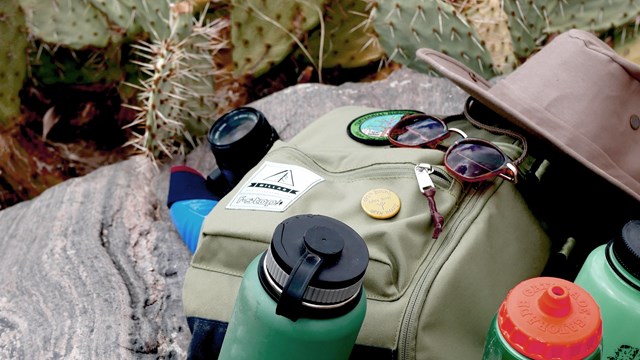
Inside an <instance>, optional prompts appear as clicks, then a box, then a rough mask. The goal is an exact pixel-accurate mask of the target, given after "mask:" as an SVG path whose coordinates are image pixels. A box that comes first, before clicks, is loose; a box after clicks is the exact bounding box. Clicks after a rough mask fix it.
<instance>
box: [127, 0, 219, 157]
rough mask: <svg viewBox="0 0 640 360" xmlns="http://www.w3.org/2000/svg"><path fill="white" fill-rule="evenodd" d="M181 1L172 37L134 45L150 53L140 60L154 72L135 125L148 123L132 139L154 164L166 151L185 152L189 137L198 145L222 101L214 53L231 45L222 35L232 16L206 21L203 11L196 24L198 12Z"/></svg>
mask: <svg viewBox="0 0 640 360" xmlns="http://www.w3.org/2000/svg"><path fill="white" fill-rule="evenodd" d="M175 5H176V6H174V7H173V9H172V11H171V20H170V25H171V26H170V29H171V32H170V35H169V37H168V38H166V39H164V40H156V41H151V42H142V43H141V44H140V45H134V46H135V47H136V48H137V50H138V54H139V55H140V57H141V58H144V59H145V61H144V62H138V65H140V66H141V68H142V69H143V71H144V72H145V73H146V74H147V75H148V78H147V79H146V80H144V81H143V82H142V85H141V86H137V87H138V89H139V90H140V92H139V100H140V101H139V103H140V104H139V106H135V107H133V108H134V109H135V110H136V111H137V113H138V116H137V118H136V120H135V121H134V122H133V123H132V124H130V125H129V126H136V127H137V126H140V127H142V128H143V133H142V134H136V135H135V138H134V139H133V140H132V141H130V142H129V143H128V145H133V146H134V147H136V148H137V149H139V150H140V151H142V152H143V153H145V154H146V155H147V156H148V157H149V158H150V159H151V160H152V162H153V163H154V164H156V160H157V159H158V158H160V157H162V156H168V157H172V156H173V155H175V154H177V153H184V151H185V148H184V146H185V145H186V144H188V143H189V142H191V144H190V145H192V146H195V141H194V140H193V137H195V136H198V135H201V134H202V133H203V130H205V129H206V128H208V126H210V125H211V123H212V122H213V117H214V116H216V111H215V109H216V106H218V105H219V102H218V101H217V100H218V99H217V96H218V95H216V92H215V89H214V80H213V79H214V76H215V75H216V70H215V69H216V67H215V64H214V62H213V58H214V54H215V53H216V52H217V51H219V50H220V49H222V48H224V47H226V46H227V44H226V43H225V42H224V41H223V40H222V39H221V38H220V37H219V35H220V33H221V31H222V29H223V28H224V27H226V26H228V24H226V20H224V19H217V20H215V21H213V22H210V23H205V22H204V17H201V18H200V20H199V21H198V22H196V23H195V24H192V21H193V16H192V14H191V11H190V10H186V8H185V7H183V6H182V5H184V2H183V3H178V4H175ZM185 24H187V28H185ZM187 29H189V31H187ZM134 86H135V85H134ZM185 140H186V142H185Z"/></svg>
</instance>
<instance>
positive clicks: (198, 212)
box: [169, 199, 218, 254]
mask: <svg viewBox="0 0 640 360" xmlns="http://www.w3.org/2000/svg"><path fill="white" fill-rule="evenodd" d="M217 203H218V201H217V200H210V199H193V200H182V201H176V202H175V203H173V205H171V208H170V209H169V212H170V213H171V219H172V220H173V223H174V224H175V226H176V229H177V230H178V233H179V234H180V237H182V241H184V243H185V244H186V245H187V247H188V248H189V251H191V253H192V254H193V253H194V252H195V251H196V247H198V238H199V237H200V229H201V228H202V222H203V221H204V218H205V217H206V216H207V215H208V214H209V212H211V210H212V209H213V208H214V207H215V206H216V204H217Z"/></svg>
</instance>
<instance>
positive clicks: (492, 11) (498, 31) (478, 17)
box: [459, 0, 518, 74]
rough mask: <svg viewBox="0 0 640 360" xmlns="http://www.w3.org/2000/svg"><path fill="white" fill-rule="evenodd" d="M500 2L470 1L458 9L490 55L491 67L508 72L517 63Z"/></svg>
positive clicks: (500, 0)
mask: <svg viewBox="0 0 640 360" xmlns="http://www.w3.org/2000/svg"><path fill="white" fill-rule="evenodd" d="M465 4H467V3H465ZM502 4H503V1H502V0H486V1H484V2H479V3H476V2H470V3H468V5H467V6H464V7H463V8H461V9H459V11H460V12H461V13H462V14H463V15H464V16H465V17H466V18H467V21H468V22H469V24H470V25H471V27H473V28H474V29H475V31H476V33H477V34H478V38H479V39H480V42H481V43H482V44H483V46H484V48H485V49H486V50H487V51H488V52H489V54H490V55H491V61H492V63H493V69H494V71H495V72H496V73H497V74H506V73H510V72H511V71H513V70H514V69H515V68H516V66H517V65H518V59H517V58H516V56H515V54H514V44H513V42H512V40H511V33H510V28H509V23H508V20H507V19H508V17H507V14H505V12H504V11H503V8H502ZM505 6H506V4H505Z"/></svg>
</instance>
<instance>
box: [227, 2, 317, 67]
mask: <svg viewBox="0 0 640 360" xmlns="http://www.w3.org/2000/svg"><path fill="white" fill-rule="evenodd" d="M231 3H232V10H231V43H232V45H233V62H234V68H235V70H234V72H235V75H236V76H241V75H252V76H253V77H258V76H260V75H262V74H263V73H264V72H266V71H267V70H269V69H270V68H271V67H272V66H274V65H276V64H278V63H280V62H281V61H282V60H283V59H284V58H285V57H286V56H287V55H288V54H289V53H291V51H292V50H293V47H294V44H296V41H299V38H300V37H302V35H304V34H305V33H306V32H308V31H309V30H311V29H313V28H314V27H316V26H317V25H318V24H319V23H320V18H321V17H322V10H323V3H324V0H304V1H303V0H281V1H263V0H233V1H232V2H231Z"/></svg>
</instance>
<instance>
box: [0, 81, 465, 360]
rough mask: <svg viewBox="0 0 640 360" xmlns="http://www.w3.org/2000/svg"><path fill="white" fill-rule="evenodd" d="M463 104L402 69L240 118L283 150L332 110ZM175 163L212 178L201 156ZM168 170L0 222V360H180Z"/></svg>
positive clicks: (458, 95)
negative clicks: (262, 123)
mask: <svg viewBox="0 0 640 360" xmlns="http://www.w3.org/2000/svg"><path fill="white" fill-rule="evenodd" d="M464 99H465V94H464V93H463V92H462V91H461V90H459V89H458V88H456V87H455V86H454V85H452V84H451V83H450V82H448V81H447V80H444V79H439V78H431V77H428V76H426V75H424V74H419V73H416V72H414V71H411V70H406V69H403V70H399V71H396V72H395V73H393V74H392V75H391V76H390V77H389V78H388V79H386V80H383V81H378V82H372V83H348V84H344V85H341V86H326V85H319V84H305V85H297V86H293V87H291V88H288V89H286V90H283V91H281V92H278V93H276V94H273V95H271V96H269V97H266V98H264V99H261V100H259V101H256V102H255V103H253V104H250V106H253V107H255V108H257V109H259V110H261V111H262V112H264V114H265V115H266V116H267V118H268V120H269V122H270V123H271V124H272V125H273V126H274V127H275V128H276V130H277V131H278V132H279V134H280V136H281V138H282V139H284V140H287V139H290V138H291V137H292V136H294V135H295V134H296V133H298V132H299V131H300V130H301V129H303V128H304V127H305V126H306V125H308V124H309V123H310V122H311V121H313V120H314V119H316V118H318V117H319V116H321V115H322V114H324V113H326V112H328V111H329V110H331V109H333V108H335V107H339V106H344V105H360V106H369V107H372V108H386V109H391V108H411V109H418V110H422V111H425V112H431V113H436V114H452V113H455V112H459V111H460V110H461V109H462V105H463V101H464ZM205 142H206V141H205ZM178 163H183V164H186V165H189V166H192V167H194V168H196V169H198V170H200V171H201V172H203V173H205V174H206V173H208V172H209V171H211V170H212V168H213V167H214V166H215V162H214V159H213V156H212V155H211V153H210V152H209V150H208V146H207V145H206V144H204V145H201V146H200V147H199V148H198V149H196V150H195V151H194V152H192V153H191V154H190V155H189V156H188V157H187V158H186V159H180V160H176V161H175V162H174V163H173V164H178ZM169 167H170V165H165V166H164V167H163V168H162V169H160V171H157V170H155V169H154V168H153V167H152V166H150V164H149V163H148V162H147V160H145V159H144V158H142V157H134V158H131V159H129V160H126V161H123V162H120V163H118V164H114V165H110V166H107V167H104V168H101V169H99V170H96V171H94V172H92V173H91V174H88V175H86V176H84V177H81V178H76V179H71V180H67V181H65V182H63V183H62V184H59V185H57V186H55V187H52V188H50V189H48V190H47V191H45V192H44V193H42V194H41V195H40V196H38V197H37V198H35V199H33V200H30V201H26V202H23V203H20V204H17V205H15V206H12V207H10V208H8V209H5V210H2V211H0V229H1V234H2V235H1V236H0V249H1V251H0V274H2V275H0V289H2V291H1V292H0V358H2V359H43V358H47V359H49V358H53V359H57V358H63V359H92V358H101V359H121V358H139V359H150V358H163V359H167V358H185V357H186V354H187V349H188V345H189V341H190V333H189V329H188V327H187V323H186V319H185V318H184V316H183V314H182V304H181V290H182V281H183V278H184V274H185V271H186V269H187V267H188V265H189V259H190V254H189V252H188V250H187V248H186V247H185V246H184V245H183V243H182V241H181V239H180V237H179V236H178V234H177V232H176V230H175V228H174V226H173V224H172V223H171V219H170V217H169V214H168V209H167V207H166V205H165V201H166V193H167V189H168V180H169Z"/></svg>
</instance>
